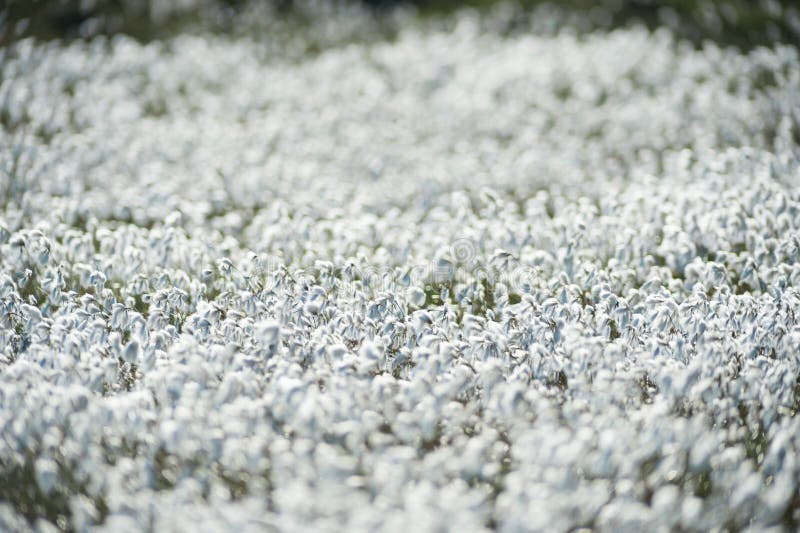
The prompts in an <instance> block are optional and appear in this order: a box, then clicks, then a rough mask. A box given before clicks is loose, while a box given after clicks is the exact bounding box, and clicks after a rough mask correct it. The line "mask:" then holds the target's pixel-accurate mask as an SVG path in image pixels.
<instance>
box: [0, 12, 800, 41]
mask: <svg viewBox="0 0 800 533" xmlns="http://www.w3.org/2000/svg"><path fill="white" fill-rule="evenodd" d="M459 8H471V9H475V10H478V11H489V10H493V11H497V10H504V13H506V15H507V16H506V17H505V18H504V19H503V20H506V21H507V27H505V28H501V29H502V30H504V31H508V32H513V31H515V29H519V28H530V27H531V26H530V24H529V22H530V21H531V19H535V18H536V17H537V16H538V15H541V14H543V13H545V12H546V14H547V17H546V18H547V19H548V20H550V21H553V20H556V21H558V23H557V24H556V26H557V27H558V28H551V29H552V30H553V31H557V29H560V28H564V27H573V28H575V30H576V31H590V30H593V29H613V28H618V27H624V26H628V25H632V24H644V25H646V26H647V27H650V28H656V27H668V28H670V29H672V31H674V32H675V34H676V35H678V36H679V37H680V38H683V39H686V40H689V41H691V42H693V43H695V44H701V43H702V42H703V41H704V40H706V39H710V40H713V41H715V42H718V43H720V44H723V45H732V46H736V47H739V48H743V49H748V48H752V47H755V46H760V45H770V44H773V43H777V42H782V43H791V44H795V45H797V44H798V43H800V2H797V1H796V0H717V1H711V0H665V1H656V0H560V1H558V2H550V3H548V2H542V1H539V0H520V1H519V2H516V3H511V4H509V3H501V2H498V0H467V1H462V0H356V1H355V2H342V1H326V0H265V1H254V0H4V1H2V2H0V43H3V44H7V43H9V42H12V41H15V40H18V39H22V38H26V37H34V38H36V39H40V40H52V39H60V40H72V39H86V38H92V37H94V36H98V35H116V34H125V35H129V36H131V37H133V38H136V39H138V40H141V41H149V40H153V39H163V38H169V37H171V36H174V35H177V34H179V33H186V32H194V33H198V32H199V33H202V32H210V33H214V34H219V33H221V34H230V35H234V36H239V35H249V36H258V35H259V34H267V33H274V32H287V31H293V30H295V31H296V30H301V29H303V28H309V27H316V26H319V25H323V26H325V25H330V20H331V19H332V18H333V19H336V20H337V24H338V27H337V29H336V30H335V31H332V30H330V29H328V30H326V31H325V32H323V36H322V37H321V38H319V39H318V40H317V46H326V45H328V44H336V43H339V42H341V41H342V40H345V41H346V40H359V39H364V38H371V37H376V36H378V37H388V38H390V37H391V36H392V33H393V31H394V30H395V29H396V27H397V24H398V21H399V20H400V19H407V18H408V17H414V18H416V19H418V20H420V21H422V22H425V21H432V20H437V19H441V18H443V17H444V16H445V15H446V14H447V13H449V12H451V11H453V10H455V9H459ZM542 18H544V17H542ZM348 20H349V21H350V22H349V24H348V23H343V21H348ZM495 20H496V17H495ZM551 26H552V23H551ZM537 29H538V28H537ZM545 30H546V28H545Z"/></svg>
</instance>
